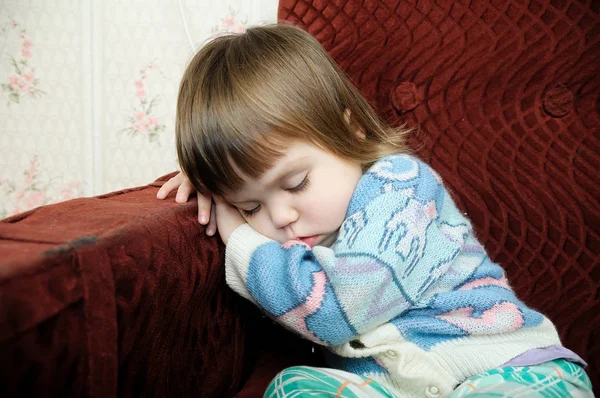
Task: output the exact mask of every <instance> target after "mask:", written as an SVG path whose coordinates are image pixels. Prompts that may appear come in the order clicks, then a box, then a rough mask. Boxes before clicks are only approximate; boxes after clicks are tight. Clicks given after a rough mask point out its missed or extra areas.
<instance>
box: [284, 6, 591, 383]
mask: <svg viewBox="0 0 600 398" xmlns="http://www.w3.org/2000/svg"><path fill="white" fill-rule="evenodd" d="M598 4H599V3H598V2H597V1H585V2H580V1H575V0H565V1H550V0H542V1H450V0H438V1H432V0H426V1H422V0H419V1H416V0H404V1H400V0H385V1H383V0H382V1H375V0H364V1H363V0H360V1H359V0H348V1H337V0H331V1H325V0H312V1H310V0H280V2H279V15H278V17H279V19H282V20H288V21H291V22H294V23H297V24H299V25H301V26H304V27H306V28H307V30H308V31H309V32H310V33H312V34H313V35H314V36H315V37H316V38H317V39H318V40H319V41H320V42H321V43H322V44H323V45H324V47H325V48H326V49H327V50H328V52H329V53H330V54H331V55H332V56H333V57H334V58H335V60H336V61H337V62H338V63H339V64H340V66H341V68H342V69H343V70H344V71H345V72H346V73H347V74H348V75H349V76H350V78H351V79H352V80H353V81H354V83H355V84H356V85H357V86H358V87H359V89H360V90H361V91H362V92H363V94H365V96H366V97H367V98H368V99H369V100H370V101H371V103H372V104H374V106H375V108H376V109H377V110H379V112H380V113H381V114H382V115H383V116H385V117H386V118H387V119H388V120H390V121H391V122H392V123H393V124H399V123H402V122H408V123H409V125H412V126H415V125H417V124H418V125H419V130H418V131H417V132H416V133H415V134H414V135H413V136H412V139H411V144H412V146H413V148H414V149H415V151H416V153H417V154H418V155H419V156H420V157H421V158H422V159H424V160H425V161H426V162H427V163H429V164H431V165H432V166H433V168H434V169H435V170H436V171H438V172H439V173H440V174H441V175H442V177H443V178H444V181H445V182H446V184H447V185H448V186H449V187H450V189H451V190H452V194H453V196H454V197H455V198H456V200H457V202H458V204H459V207H461V208H462V209H463V210H464V211H465V212H466V213H467V214H468V216H469V218H470V219H471V221H472V222H473V226H474V229H475V231H476V234H477V236H478V237H479V239H480V241H481V242H482V243H483V244H484V246H485V247H486V249H487V251H488V253H489V254H490V257H491V258H492V259H493V260H494V261H496V262H498V263H500V264H501V265H502V266H503V267H504V268H505V269H506V271H507V275H508V279H509V280H510V281H511V284H512V287H513V288H514V289H515V291H516V292H517V293H518V295H519V297H521V298H522V299H523V300H524V301H525V302H526V303H528V304H530V305H531V306H532V307H534V308H536V309H538V310H540V311H541V312H543V313H544V314H546V315H547V316H548V317H549V318H550V319H551V320H552V321H553V322H554V323H555V324H556V326H557V328H558V329H559V332H560V335H561V339H562V342H563V344H565V345H566V346H567V347H569V348H571V349H573V350H574V351H575V352H576V353H577V354H579V355H581V356H582V357H583V359H584V360H586V361H587V362H588V363H589V364H590V366H589V368H588V369H589V373H590V377H591V379H592V383H593V384H594V385H600V292H599V285H600V232H599V228H600V227H599V226H600V204H599V201H598V198H600V184H599V182H600V181H599V179H598V176H599V174H598V172H597V170H600V135H598V131H600V108H598V103H599V102H600V73H599V70H598V65H600V8H599V6H598ZM598 392H600V390H599V391H598Z"/></svg>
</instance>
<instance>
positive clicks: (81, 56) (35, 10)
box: [0, 0, 277, 218]
mask: <svg viewBox="0 0 600 398" xmlns="http://www.w3.org/2000/svg"><path fill="white" fill-rule="evenodd" d="M276 15H277V1H274V0H248V1H246V0H229V1H225V2H223V3H218V4H217V2H211V1H196V0H194V1H192V0H176V1H172V2H163V1H160V0H149V1H145V2H143V3H142V2H121V1H117V0H104V1H102V2H100V1H95V0H82V1H81V2H73V1H71V0H55V1H52V2H33V3H30V2H22V1H18V0H5V1H4V2H2V3H0V218H4V217H7V216H10V215H14V214H17V213H20V212H23V211H27V210H29V209H33V208H35V207H38V206H43V205H48V204H52V203H56V202H59V201H64V200H69V199H73V198H76V197H81V196H93V195H99V194H103V193H106V192H110V191H114V190H119V189H124V188H129V187H133V186H138V185H144V184H148V183H150V182H152V181H154V180H155V179H156V178H158V177H160V176H162V175H164V174H166V173H169V172H171V171H174V170H176V169H177V159H176V153H175V148H174V141H175V138H174V125H175V105H176V99H177V89H178V87H179V79H180V78H181V75H182V73H183V71H184V69H185V66H186V64H187V62H188V61H189V59H190V58H191V56H192V55H193V52H194V50H195V49H197V48H198V47H199V46H201V45H202V43H205V42H206V41H207V40H210V39H211V38H214V37H216V36H218V35H220V34H223V33H225V32H234V33H242V32H244V31H245V30H246V28H247V27H248V26H251V25H254V24H261V23H269V22H275V21H276Z"/></svg>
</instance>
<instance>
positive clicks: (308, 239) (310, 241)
mask: <svg viewBox="0 0 600 398" xmlns="http://www.w3.org/2000/svg"><path fill="white" fill-rule="evenodd" d="M319 238H320V235H313V236H304V237H299V238H298V240H301V241H302V242H304V243H306V244H307V245H308V246H310V247H315V246H316V245H317V243H319Z"/></svg>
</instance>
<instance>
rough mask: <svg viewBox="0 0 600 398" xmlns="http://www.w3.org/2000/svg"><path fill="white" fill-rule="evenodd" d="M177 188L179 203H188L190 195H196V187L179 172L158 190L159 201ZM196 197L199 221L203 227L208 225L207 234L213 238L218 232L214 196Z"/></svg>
mask: <svg viewBox="0 0 600 398" xmlns="http://www.w3.org/2000/svg"><path fill="white" fill-rule="evenodd" d="M175 188H177V195H175V201H176V202H177V203H185V202H187V201H188V199H189V197H190V195H192V194H193V193H194V187H193V186H192V183H191V182H190V180H189V179H188V178H187V177H186V176H185V175H184V174H183V173H182V172H179V174H177V175H176V176H175V177H173V178H171V179H170V180H169V181H167V182H165V183H164V185H163V186H162V187H161V188H160V189H159V190H158V193H157V194H156V197H157V198H158V199H164V198H166V197H167V196H168V195H169V193H171V191H173V190H174V189H175ZM196 196H197V197H198V221H199V222H200V224H202V225H207V224H208V225H207V227H206V234H207V235H209V236H212V235H214V234H215V232H217V220H216V218H215V214H214V213H215V212H214V209H212V196H203V195H200V194H199V193H198V192H196Z"/></svg>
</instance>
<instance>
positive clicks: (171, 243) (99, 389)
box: [0, 183, 249, 398]
mask: <svg viewBox="0 0 600 398" xmlns="http://www.w3.org/2000/svg"><path fill="white" fill-rule="evenodd" d="M155 185H160V183H158V184H155ZM156 192H157V188H156V186H145V187H141V188H136V189H131V190H125V191H121V192H115V193H113V194H109V195H104V196H101V197H97V198H86V199H76V200H72V201H69V202H64V203H60V204H56V205H52V206H45V207H42V208H39V209H36V210H33V211H30V212H28V213H24V214H21V215H18V216H15V217H13V218H10V219H6V220H3V222H0V396H2V397H16V396H36V397H37V396H73V397H82V396H89V397H98V398H104V397H116V396H117V394H118V395H119V396H127V397H129V396H131V397H139V396H157V397H168V396H196V397H197V396H211V397H212V396H215V397H216V396H227V395H231V394H232V393H233V392H234V391H236V390H237V389H239V384H240V382H241V379H242V377H243V375H244V373H243V367H244V363H245V362H244V358H245V357H246V356H247V354H246V353H245V350H244V347H245V344H244V342H245V339H246V318H247V315H246V314H247V313H248V307H249V304H246V303H244V302H243V300H241V299H239V298H238V297H237V295H235V294H234V293H233V292H232V291H231V290H230V289H228V288H226V286H225V283H224V270H223V266H222V262H223V254H224V251H223V247H222V245H221V244H219V243H218V241H217V239H216V238H211V239H208V238H206V235H205V234H204V233H203V232H202V229H201V228H200V227H199V224H198V222H197V220H196V217H195V216H194V215H195V212H196V209H195V207H196V206H195V202H190V203H188V204H186V205H179V204H177V203H175V201H174V200H173V197H171V198H169V199H168V200H165V201H159V200H157V199H156Z"/></svg>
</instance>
